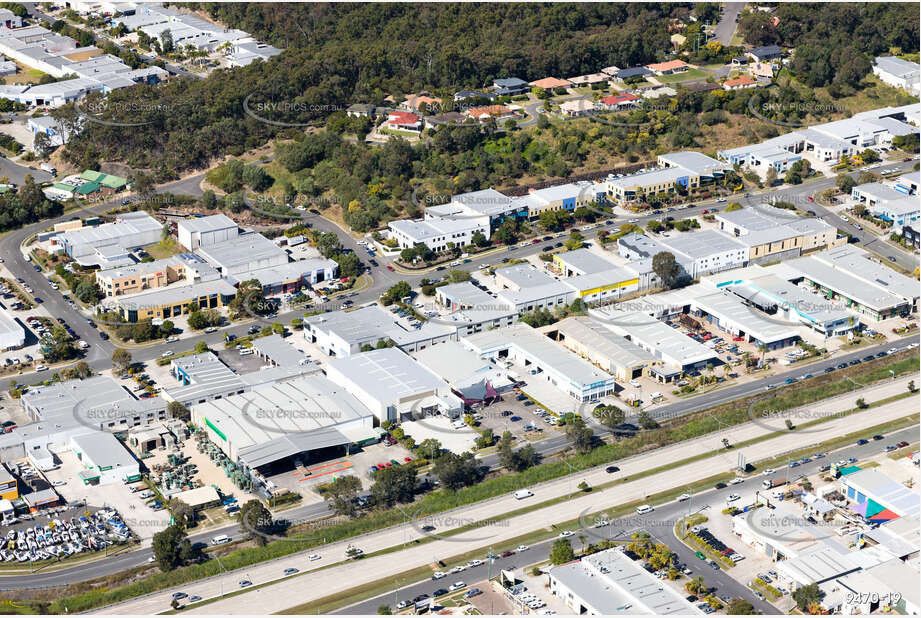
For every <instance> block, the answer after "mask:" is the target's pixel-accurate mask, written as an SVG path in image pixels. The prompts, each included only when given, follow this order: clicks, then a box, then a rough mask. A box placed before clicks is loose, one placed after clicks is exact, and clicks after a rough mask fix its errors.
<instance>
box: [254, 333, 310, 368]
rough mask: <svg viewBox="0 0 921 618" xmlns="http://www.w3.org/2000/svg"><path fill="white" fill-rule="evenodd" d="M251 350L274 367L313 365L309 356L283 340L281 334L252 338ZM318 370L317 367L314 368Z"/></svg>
mask: <svg viewBox="0 0 921 618" xmlns="http://www.w3.org/2000/svg"><path fill="white" fill-rule="evenodd" d="M253 350H255V351H256V354H258V355H259V358H261V359H263V360H264V361H266V363H269V364H271V365H273V366H275V367H290V368H292V369H298V368H301V367H309V366H311V365H312V366H315V365H313V363H311V361H310V357H309V356H307V355H306V354H304V353H303V352H301V351H300V350H298V349H297V348H295V347H294V346H293V345H291V344H290V343H288V342H287V341H285V340H284V338H283V337H282V336H281V335H278V334H274V335H269V336H268V337H258V338H256V339H254V340H253ZM316 369H317V371H319V367H317V368H316Z"/></svg>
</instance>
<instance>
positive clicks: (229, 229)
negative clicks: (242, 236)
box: [176, 214, 240, 251]
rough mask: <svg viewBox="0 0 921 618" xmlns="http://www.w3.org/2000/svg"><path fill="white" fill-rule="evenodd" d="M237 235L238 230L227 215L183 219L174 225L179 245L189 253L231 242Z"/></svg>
mask: <svg viewBox="0 0 921 618" xmlns="http://www.w3.org/2000/svg"><path fill="white" fill-rule="evenodd" d="M239 233H240V228H239V227H237V224H236V223H234V221H233V219H231V218H230V217H228V216H227V215H220V214H218V215H211V216H209V217H196V218H195V219H183V220H181V221H179V222H177V223H176V235H177V236H178V238H179V244H180V245H182V246H183V247H185V248H186V249H188V250H189V251H195V250H196V249H198V248H199V247H210V246H211V245H216V244H218V243H221V242H224V241H227V240H233V239H234V238H236V237H237V235H238V234H239Z"/></svg>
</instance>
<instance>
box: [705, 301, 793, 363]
mask: <svg viewBox="0 0 921 618" xmlns="http://www.w3.org/2000/svg"><path fill="white" fill-rule="evenodd" d="M690 313H691V315H693V316H695V317H698V318H702V319H703V320H704V321H706V322H708V323H710V324H712V325H713V326H716V327H717V328H719V329H720V330H722V331H724V332H726V333H728V334H729V335H731V336H733V337H744V338H745V340H746V341H749V342H751V343H753V344H755V346H759V347H760V346H762V345H764V346H766V347H767V349H768V350H776V349H778V348H784V347H787V346H790V345H794V344H795V343H796V342H797V341H798V340H799V338H800V337H799V332H798V330H797V328H796V327H794V326H792V325H790V324H786V323H784V322H776V321H774V320H771V319H770V318H768V317H767V316H766V315H764V314H762V313H761V312H760V311H758V310H756V309H755V308H754V307H751V306H749V305H747V304H746V303H745V302H744V301H742V300H741V299H740V298H739V297H738V296H736V295H735V294H731V293H729V292H727V291H720V292H716V293H715V294H707V295H703V296H694V297H693V298H692V299H691V312H690Z"/></svg>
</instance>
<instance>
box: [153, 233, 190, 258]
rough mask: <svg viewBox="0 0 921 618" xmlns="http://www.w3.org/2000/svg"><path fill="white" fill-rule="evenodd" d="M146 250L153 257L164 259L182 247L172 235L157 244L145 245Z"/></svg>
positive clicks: (179, 250)
mask: <svg viewBox="0 0 921 618" xmlns="http://www.w3.org/2000/svg"><path fill="white" fill-rule="evenodd" d="M144 250H145V251H147V253H149V254H150V257H152V258H153V259H155V260H162V259H163V258H168V257H171V256H174V255H176V254H177V253H179V252H181V251H182V247H180V246H179V243H178V242H176V241H175V240H174V239H173V238H172V237H169V238H166V239H164V240H161V241H160V242H158V243H157V244H155V245H150V246H149V247H145V248H144Z"/></svg>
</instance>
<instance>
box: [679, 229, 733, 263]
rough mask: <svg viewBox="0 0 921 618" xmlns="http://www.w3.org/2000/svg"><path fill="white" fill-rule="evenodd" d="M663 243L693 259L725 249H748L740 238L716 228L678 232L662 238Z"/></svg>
mask: <svg viewBox="0 0 921 618" xmlns="http://www.w3.org/2000/svg"><path fill="white" fill-rule="evenodd" d="M662 244H664V245H665V246H667V247H669V248H671V249H672V250H673V251H677V252H680V253H683V254H684V255H686V256H688V257H689V258H691V259H701V258H705V257H707V256H711V255H713V254H714V253H722V252H724V251H733V250H743V249H746V247H745V245H743V244H742V243H740V242H739V241H738V240H736V239H734V238H732V237H731V236H728V235H726V234H721V233H720V232H717V231H716V230H700V231H697V232H682V233H678V234H675V235H673V236H670V237H669V238H666V239H664V240H662Z"/></svg>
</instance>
